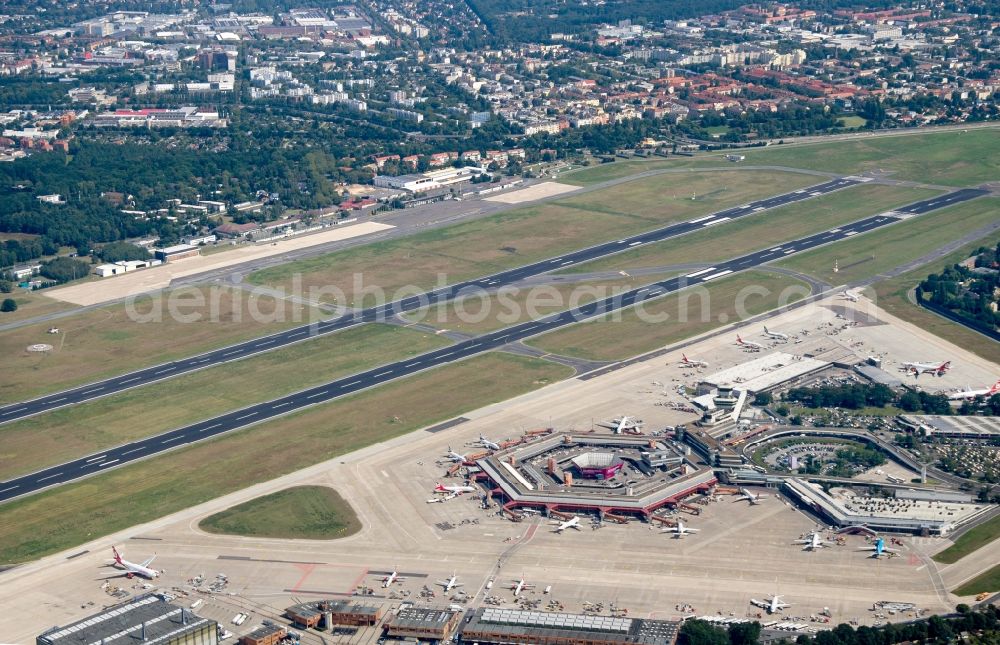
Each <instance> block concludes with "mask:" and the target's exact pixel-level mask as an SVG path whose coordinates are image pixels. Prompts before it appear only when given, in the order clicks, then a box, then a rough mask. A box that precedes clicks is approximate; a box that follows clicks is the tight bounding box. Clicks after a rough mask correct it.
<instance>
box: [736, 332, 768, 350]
mask: <svg viewBox="0 0 1000 645" xmlns="http://www.w3.org/2000/svg"><path fill="white" fill-rule="evenodd" d="M736 344H737V345H739V346H740V347H746V348H747V349H764V346H763V345H761V344H760V343H755V342H753V341H752V340H743V338H741V337H740V335H739V334H736Z"/></svg>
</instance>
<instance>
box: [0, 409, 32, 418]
mask: <svg viewBox="0 0 1000 645" xmlns="http://www.w3.org/2000/svg"><path fill="white" fill-rule="evenodd" d="M27 409H28V408H27V407H23V408H18V409H16V410H8V411H7V412H4V413H3V414H2V415H0V416H7V415H8V414H14V413H15V412H23V411H25V410H27Z"/></svg>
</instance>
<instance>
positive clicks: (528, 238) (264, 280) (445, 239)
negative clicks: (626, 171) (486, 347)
mask: <svg viewBox="0 0 1000 645" xmlns="http://www.w3.org/2000/svg"><path fill="white" fill-rule="evenodd" d="M816 181H817V179H816V177H813V176H809V175H802V174H796V173H787V172H769V171H748V172H727V173H715V172H705V173H701V172H698V173H691V174H685V175H683V176H657V177H651V178H645V179H640V180H636V181H631V182H628V183H626V184H621V185H616V186H612V187H609V188H606V189H603V190H600V191H595V192H593V193H588V194H586V195H580V196H574V197H567V198H564V199H560V200H556V201H553V202H548V203H544V204H540V205H534V206H529V207H526V208H517V209H512V210H509V211H504V212H502V213H500V214H497V215H493V216H490V217H486V218H483V219H479V220H475V221H469V222H464V223H461V224H457V225H455V226H449V227H445V228H439V229H433V230H428V231H425V232H422V233H418V234H416V235H411V236H408V237H406V238H404V239H398V240H391V241H387V242H381V243H376V244H369V245H365V246H362V247H358V248H354V249H349V250H345V251H341V252H337V253H332V254H329V255H323V256H319V257H315V258H310V259H307V260H301V261H297V262H291V263H289V264H285V265H282V266H279V267H274V268H268V269H264V270H262V271H258V272H255V273H253V274H251V275H250V277H249V280H250V281H251V282H253V283H255V284H268V285H271V286H278V287H283V288H286V289H291V288H292V286H293V284H296V281H298V284H300V285H301V286H302V288H303V289H304V290H305V291H306V292H307V293H308V292H309V291H310V290H314V289H315V290H321V289H325V290H327V291H329V292H330V293H327V294H325V295H321V296H317V297H319V298H322V299H323V300H325V301H327V302H332V301H337V302H339V303H341V304H343V300H344V299H346V300H347V304H349V305H351V306H355V307H356V306H360V305H361V304H362V303H364V304H371V303H372V302H373V301H374V298H373V297H372V295H371V294H372V293H375V292H383V293H385V294H386V297H387V298H392V297H394V296H395V297H398V296H400V295H403V294H405V295H409V294H411V293H412V292H413V290H414V289H416V290H425V289H427V288H430V287H433V286H435V285H437V284H444V283H450V282H456V281H458V280H462V279H468V278H475V277H479V276H483V275H488V274H490V273H493V272H496V271H501V270H503V269H508V268H512V267H516V266H521V265H524V264H527V263H530V262H533V261H536V260H540V259H544V258H548V257H557V256H558V255H559V254H561V253H566V252H568V251H572V250H576V249H579V248H582V247H585V246H588V245H591V244H596V243H599V242H606V241H609V240H615V239H618V238H620V237H621V236H623V235H629V234H634V233H640V232H642V231H648V230H651V229H654V228H657V227H659V226H663V225H665V224H668V223H671V222H676V221H680V220H685V219H688V218H692V217H698V216H699V215H703V214H707V213H711V212H714V211H716V210H720V209H723V208H726V207H729V206H732V205H736V204H741V203H744V202H746V201H748V200H751V199H754V198H759V197H761V196H765V195H774V194H777V193H782V192H786V191H788V190H794V189H795V188H801V187H803V186H808V185H811V184H814V183H816ZM692 192H694V193H697V195H698V199H697V200H692V199H691V193H692ZM366 288H367V290H366ZM334 292H339V293H340V294H343V295H337V294H336V293H334ZM366 292H367V293H368V294H369V295H368V296H367V297H364V298H362V297H361V296H362V294H365V293H366Z"/></svg>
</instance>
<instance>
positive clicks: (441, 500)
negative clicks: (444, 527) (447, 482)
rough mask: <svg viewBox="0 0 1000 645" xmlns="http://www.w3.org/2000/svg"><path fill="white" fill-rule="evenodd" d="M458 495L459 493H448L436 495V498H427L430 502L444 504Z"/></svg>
mask: <svg viewBox="0 0 1000 645" xmlns="http://www.w3.org/2000/svg"><path fill="white" fill-rule="evenodd" d="M456 497H458V493H448V494H447V495H441V496H440V497H435V498H434V499H429V500H427V503H428V504H444V503H445V502H447V501H448V500H450V499H455V498H456Z"/></svg>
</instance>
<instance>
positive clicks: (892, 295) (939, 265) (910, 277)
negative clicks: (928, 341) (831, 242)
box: [874, 234, 1000, 363]
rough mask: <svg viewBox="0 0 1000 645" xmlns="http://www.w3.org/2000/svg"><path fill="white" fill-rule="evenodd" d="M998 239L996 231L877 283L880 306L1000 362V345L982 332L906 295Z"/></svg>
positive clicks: (937, 334) (876, 292) (993, 243)
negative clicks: (923, 305)
mask: <svg viewBox="0 0 1000 645" xmlns="http://www.w3.org/2000/svg"><path fill="white" fill-rule="evenodd" d="M998 239H1000V238H998V236H997V235H996V234H993V235H991V236H988V237H986V238H983V239H982V240H980V241H978V242H974V243H972V244H967V245H965V246H964V247H962V248H961V249H959V250H958V251H955V252H954V253H950V254H949V255H947V256H946V257H944V258H941V259H940V260H935V261H934V262H932V263H930V264H927V265H924V266H922V267H920V268H917V269H914V270H913V271H909V272H907V273H904V274H901V275H899V276H896V277H895V278H890V279H889V280H882V281H880V282H877V283H875V285H874V291H875V296H876V298H877V302H878V306H879V307H881V308H883V309H885V310H886V311H888V312H889V313H891V314H892V315H894V316H897V317H899V318H902V319H903V320H906V321H908V322H910V323H912V324H914V325H917V326H918V327H920V328H921V329H923V330H925V331H929V332H930V333H932V334H934V335H935V336H939V337H941V338H944V339H947V340H949V341H951V342H952V343H954V344H956V345H958V346H959V347H962V348H965V349H967V350H969V351H970V352H973V353H974V354H977V355H979V356H982V357H983V358H985V359H987V360H989V361H992V362H993V363H1000V344H997V343H996V342H995V341H993V340H992V339H990V338H987V337H985V336H983V335H982V334H979V333H976V332H974V331H972V330H970V329H968V328H966V327H963V326H962V325H959V324H957V323H954V322H952V321H950V320H948V319H946V318H942V317H941V316H938V315H936V314H933V313H931V312H930V311H928V310H926V309H924V308H922V307H918V306H916V305H914V304H913V303H911V302H910V301H909V299H907V297H906V294H907V292H908V291H909V290H910V289H912V288H913V287H915V286H916V285H917V284H918V283H919V282H920V281H921V280H923V279H924V278H926V277H927V276H928V275H930V274H931V273H940V272H941V270H942V269H943V268H944V267H946V266H950V265H952V264H955V263H956V262H961V261H962V260H964V259H966V258H967V257H969V256H970V255H971V254H972V253H974V252H975V250H976V249H978V248H979V247H980V246H989V247H994V246H996V243H997V240H998Z"/></svg>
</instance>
